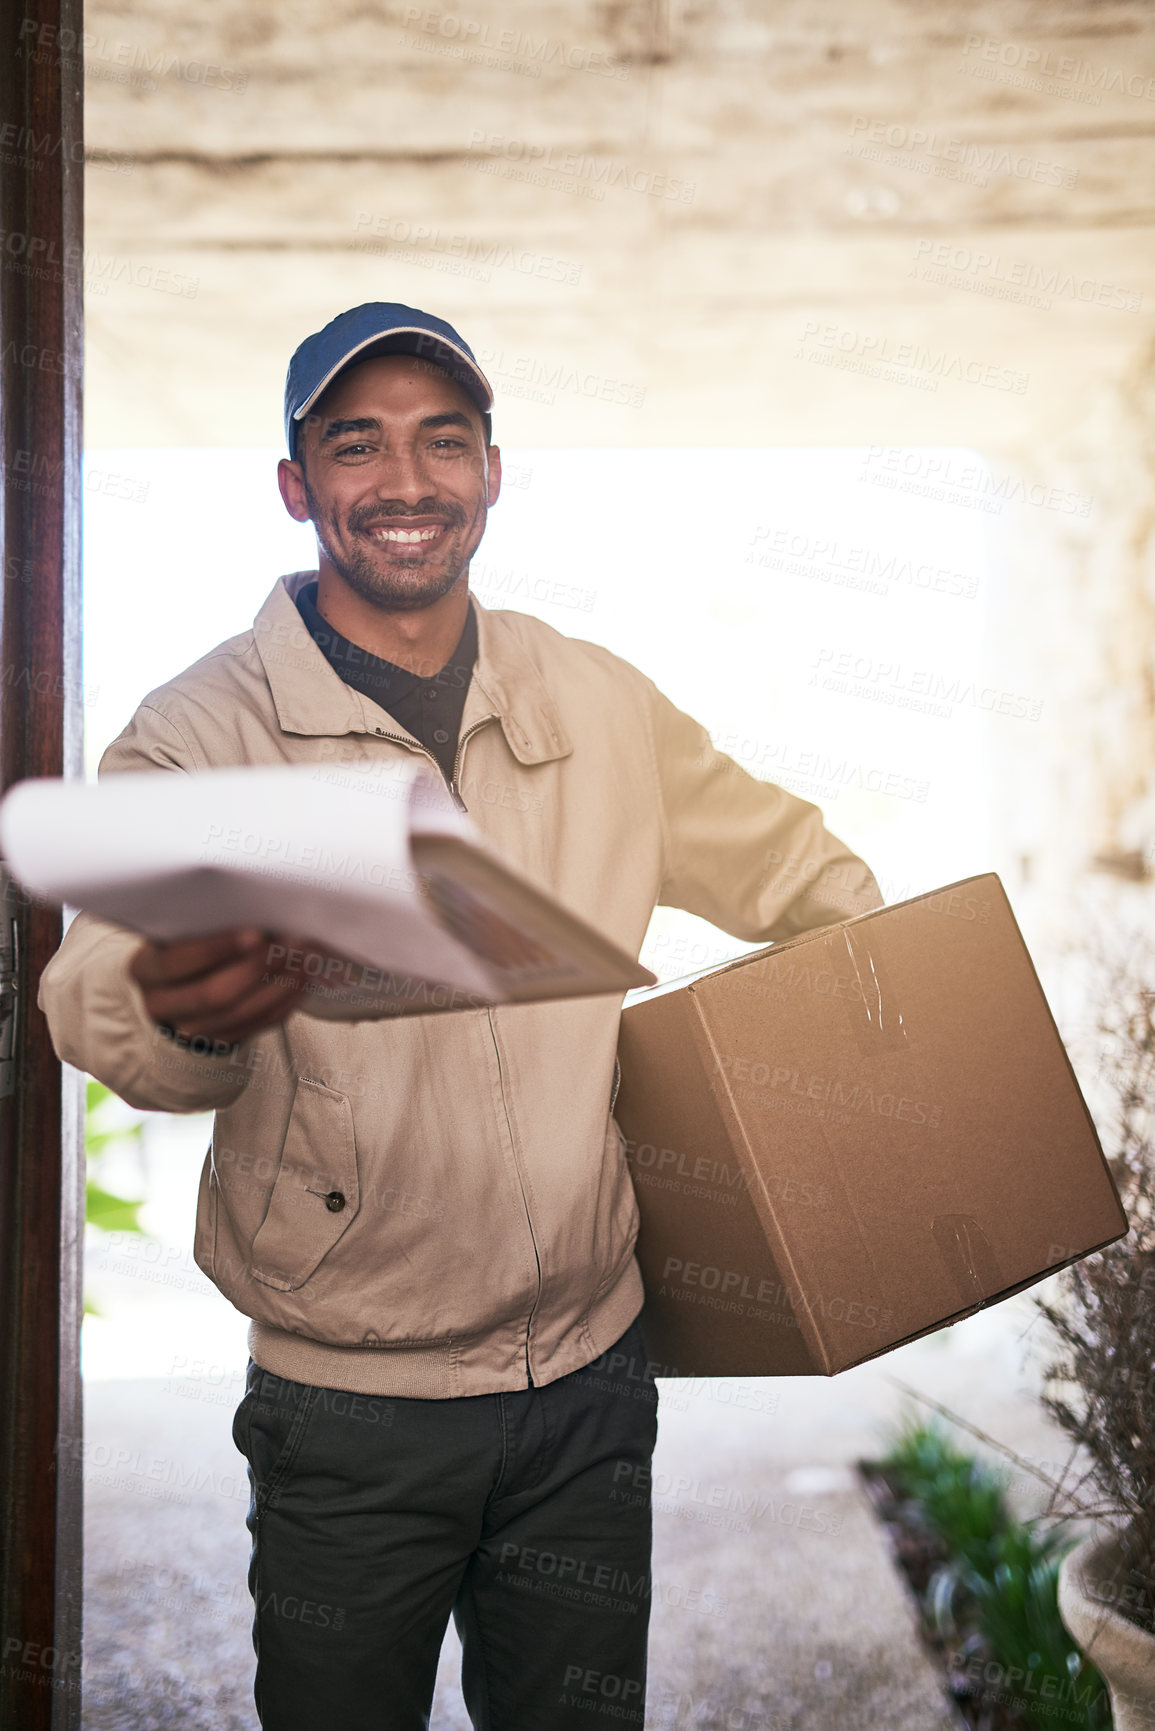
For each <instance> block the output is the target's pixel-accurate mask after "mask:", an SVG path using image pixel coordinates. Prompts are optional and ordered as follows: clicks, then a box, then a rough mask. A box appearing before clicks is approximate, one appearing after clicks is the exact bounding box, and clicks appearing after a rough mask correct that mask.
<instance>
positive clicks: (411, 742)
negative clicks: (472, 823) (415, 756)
mask: <svg viewBox="0 0 1155 1731" xmlns="http://www.w3.org/2000/svg"><path fill="white" fill-rule="evenodd" d="M496 720H497V716H496V715H483V716H482V718H481V720H480V721H475V722H474V724H473V726H472V727H470V728H468V729H467V730H466V731H465V732H464V733H463V734H462V735H461V738H460V739H459V740H458V742H457V750H456V751H455V752H454V754H453V774H452V776H451V777H450V779H449V780H448V781H445V772H444V771H443V769H442V767H441V765H440V764H439V763H438V761H437V759H436V758H435V757H434V755H433V753H432V752H431V751H430V750H429V748H428V746H425V745H420V744H418V742H417V741H416V740H415V739H409V738H408V737H407V736H406V735H405V734H403V733H386V732H385V731H384V729H382V728H376V729H374V733H373V737H374V738H375V739H391V740H393V742H394V743H395V744H396V745H404V746H406V747H407V748H408V750H410V751H419V752H420V753H421V755H422V757H427V758H428V759H429V761H430V763H431V764H432V765H433V767H434V769H435V770H436V771H437V773H438V775H439V776H440V778H441V780H442V781H444V782H445V785H446V787H447V788H448V789H449V793H450V796H451V798H452V799H453V802H454V804H455V805H456V806H457V809H458V810H459V811H468V810H469V807H468V806H467V805H466V803H465V801H464V800H463V799H462V797H461V790H460V788H459V787H458V785H457V778H458V776H459V775H460V774H461V760H462V756H463V754H464V751H465V742H466V740H468V739H472V738H473V735H474V734H475V733H477V732H478V730H479V729H480V728H482V727H485V726H486V724H487V723H488V722H490V721H496Z"/></svg>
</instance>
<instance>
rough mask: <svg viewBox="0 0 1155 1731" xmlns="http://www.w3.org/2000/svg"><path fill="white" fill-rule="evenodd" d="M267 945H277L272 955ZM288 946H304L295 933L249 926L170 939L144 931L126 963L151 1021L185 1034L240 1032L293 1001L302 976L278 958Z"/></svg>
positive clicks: (232, 1035) (221, 1036)
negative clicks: (282, 935)
mask: <svg viewBox="0 0 1155 1731" xmlns="http://www.w3.org/2000/svg"><path fill="white" fill-rule="evenodd" d="M271 945H276V946H277V950H276V956H275V957H271V956H270V946H271ZM290 949H295V951H296V953H297V954H298V955H299V954H301V953H302V952H304V953H308V946H306V945H301V944H300V943H299V941H298V940H295V939H282V938H280V937H278V936H277V935H275V934H273V933H271V932H264V931H260V930H258V929H257V928H256V927H244V928H241V929H238V930H235V931H227V932H214V933H213V934H212V936H211V937H207V938H187V939H182V940H180V941H178V942H171V943H166V942H163V941H161V940H158V939H155V938H149V939H146V940H145V942H144V943H142V944H141V946H140V948H139V950H137V952H136V954H135V955H134V956H133V958H132V960H131V962H130V963H129V969H128V971H129V973H130V974H131V975H132V977H133V979H134V980H135V981H136V983H137V985H138V986H139V987H140V989H141V993H142V995H143V997H144V1007H145V1009H146V1010H147V1011H148V1014H149V1015H150V1016H151V1017H152V1019H153V1021H154V1022H157V1023H164V1024H166V1025H167V1026H168V1027H170V1028H174V1029H175V1030H176V1032H177V1033H178V1034H186V1035H189V1036H190V1037H195V1036H196V1035H202V1036H204V1037H206V1038H208V1039H210V1040H227V1041H239V1040H247V1039H248V1038H249V1036H250V1035H252V1034H259V1033H260V1032H261V1031H262V1030H263V1029H265V1028H275V1027H277V1026H278V1024H279V1023H281V1022H283V1021H284V1020H285V1017H286V1016H288V1015H289V1014H290V1012H291V1011H292V1010H294V1009H296V1008H297V1007H298V1006H299V1004H300V994H301V992H302V990H303V989H304V988H305V987H306V986H307V985H308V984H309V979H308V977H307V976H306V974H305V973H304V972H303V971H302V970H301V969H300V968H296V969H291V968H289V967H288V966H287V965H286V961H285V957H286V953H287V952H288V951H289V950H290ZM274 976H275V977H274Z"/></svg>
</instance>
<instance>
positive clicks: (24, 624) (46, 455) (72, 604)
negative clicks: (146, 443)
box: [0, 0, 84, 1731]
mask: <svg viewBox="0 0 1155 1731" xmlns="http://www.w3.org/2000/svg"><path fill="white" fill-rule="evenodd" d="M82 28H83V24H82V9H81V0H21V3H20V4H18V5H17V4H13V5H10V6H7V7H4V8H0V116H2V118H3V121H4V122H5V123H6V126H5V131H4V133H3V134H2V137H3V140H4V142H3V144H2V145H0V151H2V153H3V162H2V163H0V539H2V541H3V577H4V580H3V584H2V586H0V788H7V787H10V786H11V785H12V783H13V782H16V781H20V780H23V779H24V778H25V777H26V776H36V775H52V776H59V775H67V776H77V775H80V774H82V773H83V762H82V724H83V704H82V700H81V684H80V680H81V667H80V511H81V496H82V485H81V469H80V462H81V422H80V414H81V382H82V371H81V369H82V341H83V324H82V316H83V311H82V295H83V287H84V267H83V256H84V255H83V185H84V134H83V89H84V66H83V47H82V35H81V32H82ZM12 139H14V140H15V143H9V142H8V140H12ZM60 938H61V915H60V911H59V910H58V909H55V908H50V907H47V906H44V905H40V904H37V903H35V902H33V901H32V900H30V899H29V898H28V897H24V896H20V895H17V894H14V893H12V892H7V891H5V890H3V888H2V887H0V1090H3V1089H4V1087H5V1085H6V1083H7V1082H10V1083H11V1084H12V1085H11V1091H9V1092H0V1484H2V1486H3V1531H2V1533H0V1605H2V1606H3V1611H2V1615H0V1725H4V1726H6V1727H7V1726H13V1727H14V1726H19V1727H20V1731H76V1728H77V1727H79V1725H80V1652H81V1604H82V1588H83V1571H82V1561H83V1550H82V1512H83V1507H82V1469H83V1459H82V1436H83V1430H82V1409H81V1383H80V1324H81V1311H82V1297H81V1293H82V1251H83V1243H84V1141H83V1131H84V1119H83V1094H82V1078H81V1076H80V1074H79V1073H78V1072H77V1071H75V1070H73V1069H71V1068H70V1067H69V1066H61V1064H60V1063H59V1062H58V1060H57V1058H56V1055H55V1053H54V1051H53V1049H52V1044H51V1041H50V1040H49V1037H48V1028H47V1025H46V1023H45V1020H44V1017H43V1016H42V1015H41V1013H40V1011H39V1010H38V1008H37V1006H36V990H37V983H38V981H39V978H40V974H41V972H42V970H43V968H44V966H45V964H46V963H47V962H48V960H49V958H50V957H51V955H52V954H53V952H54V951H55V950H56V948H57V946H58V945H59V943H60ZM13 987H14V990H13ZM13 1006H14V1007H13ZM5 1038H9V1039H10V1040H11V1046H12V1050H11V1056H10V1059H8V1058H7V1056H6V1053H5V1050H4V1040H5Z"/></svg>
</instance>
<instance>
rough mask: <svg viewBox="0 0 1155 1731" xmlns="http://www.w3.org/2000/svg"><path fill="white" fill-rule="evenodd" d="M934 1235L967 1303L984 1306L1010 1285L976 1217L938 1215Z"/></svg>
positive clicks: (940, 1252) (959, 1292)
mask: <svg viewBox="0 0 1155 1731" xmlns="http://www.w3.org/2000/svg"><path fill="white" fill-rule="evenodd" d="M931 1232H932V1234H933V1236H934V1241H935V1243H936V1244H937V1246H938V1251H939V1255H940V1256H941V1257H942V1259H943V1261H944V1262H945V1263H946V1265H947V1268H948V1269H949V1270H950V1273H951V1277H952V1279H953V1280H954V1283H955V1286H956V1288H957V1290H958V1294H959V1297H960V1298H961V1299H962V1301H963V1303H964V1304H981V1303H982V1301H983V1300H984V1299H985V1298H989V1297H990V1295H991V1294H992V1293H994V1292H1001V1291H1002V1290H1003V1289H1004V1287H1006V1286H1008V1285H1009V1284H1010V1282H1009V1281H1007V1280H1005V1279H1004V1278H1003V1271H1002V1269H1001V1268H1000V1267H999V1259H998V1257H997V1256H996V1255H995V1253H994V1251H993V1250H992V1248H991V1243H990V1239H989V1238H988V1237H987V1235H986V1233H985V1232H984V1231H983V1229H982V1227H981V1226H980V1225H979V1223H978V1221H977V1220H976V1219H975V1217H974V1215H973V1214H936V1215H935V1217H934V1220H933V1221H932V1222H931Z"/></svg>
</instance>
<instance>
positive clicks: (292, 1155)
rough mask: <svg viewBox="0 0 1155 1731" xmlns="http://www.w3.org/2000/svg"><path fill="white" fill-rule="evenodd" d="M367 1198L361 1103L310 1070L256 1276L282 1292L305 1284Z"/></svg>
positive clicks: (256, 1250)
mask: <svg viewBox="0 0 1155 1731" xmlns="http://www.w3.org/2000/svg"><path fill="white" fill-rule="evenodd" d="M360 1205H361V1191H360V1184H359V1181H358V1177H357V1149H356V1145H355V1142H354V1139H353V1109H352V1107H351V1106H350V1104H349V1101H348V1099H347V1097H346V1096H345V1095H344V1094H337V1093H334V1091H333V1089H332V1088H326V1087H325V1086H324V1085H323V1084H322V1083H320V1082H313V1081H311V1080H310V1079H309V1078H308V1077H307V1076H302V1077H300V1078H299V1080H298V1082H297V1088H296V1092H295V1094H294V1095H293V1110H292V1112H291V1113H290V1115H289V1127H288V1129H287V1130H286V1132H285V1145H284V1147H283V1148H282V1150H281V1163H280V1166H279V1168H278V1170H277V1179H276V1183H275V1184H274V1185H273V1193H272V1195H271V1196H270V1197H269V1207H268V1211H267V1213H266V1215H265V1218H264V1220H263V1221H262V1222H261V1225H260V1228H259V1229H258V1232H257V1235H256V1237H255V1238H254V1239H253V1247H252V1251H251V1253H250V1257H249V1263H250V1272H251V1273H252V1276H253V1279H254V1280H260V1281H262V1282H263V1283H264V1284H265V1285H266V1286H274V1287H276V1288H277V1290H278V1291H279V1292H293V1291H294V1290H295V1289H296V1288H297V1287H298V1286H303V1285H304V1283H305V1281H306V1280H308V1278H309V1276H310V1275H311V1274H312V1273H313V1271H314V1269H315V1268H316V1267H317V1264H318V1263H319V1262H320V1261H321V1259H322V1257H324V1256H327V1255H328V1253H329V1251H330V1250H332V1248H333V1246H334V1245H335V1244H336V1242H337V1240H338V1239H339V1238H340V1237H341V1235H342V1234H343V1233H344V1232H345V1231H346V1230H347V1229H348V1226H349V1224H350V1222H351V1221H352V1220H353V1218H354V1217H355V1215H356V1214H357V1211H358V1209H359V1207H360Z"/></svg>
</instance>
